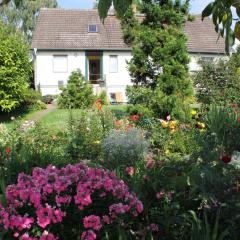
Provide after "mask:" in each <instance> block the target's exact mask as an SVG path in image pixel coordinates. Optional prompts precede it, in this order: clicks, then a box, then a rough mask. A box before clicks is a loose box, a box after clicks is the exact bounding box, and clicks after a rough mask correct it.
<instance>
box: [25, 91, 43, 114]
mask: <svg viewBox="0 0 240 240" xmlns="http://www.w3.org/2000/svg"><path fill="white" fill-rule="evenodd" d="M41 100H42V95H41V93H40V92H38V91H35V90H34V89H27V90H26V91H25V93H24V102H23V107H25V108H26V109H27V110H30V111H31V110H32V111H37V110H42V109H46V108H47V106H46V104H45V103H43V102H42V101H41Z"/></svg>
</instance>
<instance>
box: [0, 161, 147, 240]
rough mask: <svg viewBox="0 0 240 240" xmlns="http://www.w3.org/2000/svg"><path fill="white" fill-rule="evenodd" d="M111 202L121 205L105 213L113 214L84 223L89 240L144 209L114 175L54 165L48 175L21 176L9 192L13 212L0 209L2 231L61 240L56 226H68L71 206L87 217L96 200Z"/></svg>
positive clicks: (23, 238) (38, 171)
mask: <svg viewBox="0 0 240 240" xmlns="http://www.w3.org/2000/svg"><path fill="white" fill-rule="evenodd" d="M108 196H111V198H110V199H115V200H111V201H113V202H111V203H108V206H105V207H104V209H108V210H109V211H107V212H104V211H103V212H102V213H101V214H99V215H87V216H85V217H84V218H83V219H82V220H81V219H79V222H80V223H81V222H82V224H83V227H82V228H83V229H85V230H83V232H82V234H81V238H82V239H83V240H91V239H93V240H94V239H96V238H97V233H98V232H99V231H100V230H101V229H102V228H103V227H104V225H108V224H111V223H113V222H114V221H115V220H116V219H117V218H119V217H121V215H123V214H129V215H132V216H134V217H136V216H138V215H139V214H140V213H141V212H142V211H143V205H142V203H141V202H140V201H139V200H138V198H137V197H136V195H135V194H133V193H131V192H129V189H128V187H127V185H126V184H125V183H124V182H123V181H122V180H119V179H118V178H117V177H116V175H115V174H114V173H112V172H109V171H106V170H104V169H101V168H90V167H87V166H85V165H83V164H76V165H67V166H66V167H64V168H61V169H58V168H56V167H54V166H52V165H50V166H48V167H47V168H46V169H42V168H34V169H33V173H32V176H28V175H26V174H23V173H21V174H19V177H18V182H17V184H15V185H10V186H8V187H7V189H6V199H7V207H6V209H4V208H3V207H2V206H0V225H1V226H2V227H4V228H5V230H9V231H11V232H12V234H13V236H14V237H16V238H18V239H20V240H56V239H58V238H57V236H54V235H53V234H54V230H53V229H54V225H55V224H62V222H63V220H64V218H65V217H68V209H69V206H72V205H75V206H76V207H77V208H78V209H79V211H84V210H85V209H86V207H89V206H92V208H94V203H95V202H94V201H96V199H98V200H99V201H100V200H101V199H103V203H105V202H106V204H107V202H108V201H104V200H105V198H106V199H107V197H108ZM21 209H31V211H30V210H29V211H28V210H25V211H26V214H25V215H24V216H22V215H21V214H20V212H22V211H19V210H21ZM33 213H34V214H33ZM33 228H34V229H39V231H40V232H41V236H40V237H38V238H36V236H31V235H34V234H33V232H34V231H32V229H33ZM49 229H51V232H52V233H50V232H48V230H49Z"/></svg>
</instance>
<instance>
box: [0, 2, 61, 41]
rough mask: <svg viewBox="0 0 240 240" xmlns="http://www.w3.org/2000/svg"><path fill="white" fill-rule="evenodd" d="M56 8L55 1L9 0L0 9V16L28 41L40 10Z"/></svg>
mask: <svg viewBox="0 0 240 240" xmlns="http://www.w3.org/2000/svg"><path fill="white" fill-rule="evenodd" d="M56 7H57V1H56V0H34V1H33V0H24V1H21V0H20V1H12V0H11V1H10V3H9V4H8V5H5V6H3V7H1V8H0V15H1V19H2V20H3V21H4V22H5V23H7V24H9V25H11V26H13V27H14V28H15V29H19V30H20V31H21V32H23V34H24V35H25V36H26V38H27V39H28V40H29V41H30V40H31V39H32V34H33V31H34V28H35V26H36V21H37V17H38V15H39V12H40V9H41V8H56Z"/></svg>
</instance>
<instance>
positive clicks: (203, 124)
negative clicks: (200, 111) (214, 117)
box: [197, 122, 206, 129]
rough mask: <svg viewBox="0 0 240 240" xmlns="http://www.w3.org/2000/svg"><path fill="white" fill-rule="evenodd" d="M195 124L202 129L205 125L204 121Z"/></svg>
mask: <svg viewBox="0 0 240 240" xmlns="http://www.w3.org/2000/svg"><path fill="white" fill-rule="evenodd" d="M197 125H198V127H199V128H201V129H204V128H205V127H206V125H205V123H201V122H198V123H197Z"/></svg>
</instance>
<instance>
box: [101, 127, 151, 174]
mask: <svg viewBox="0 0 240 240" xmlns="http://www.w3.org/2000/svg"><path fill="white" fill-rule="evenodd" d="M147 150H148V142H147V141H146V140H145V139H144V133H143V132H142V131H141V130H139V129H136V128H132V129H129V130H128V131H119V130H112V131H111V132H110V133H109V135H108V136H107V137H106V138H105V139H104V140H103V154H104V165H105V166H107V168H108V169H111V170H114V169H115V170H116V169H125V168H126V167H135V166H137V164H139V163H140V162H141V161H142V160H143V159H144V157H145V155H146V153H147Z"/></svg>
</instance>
